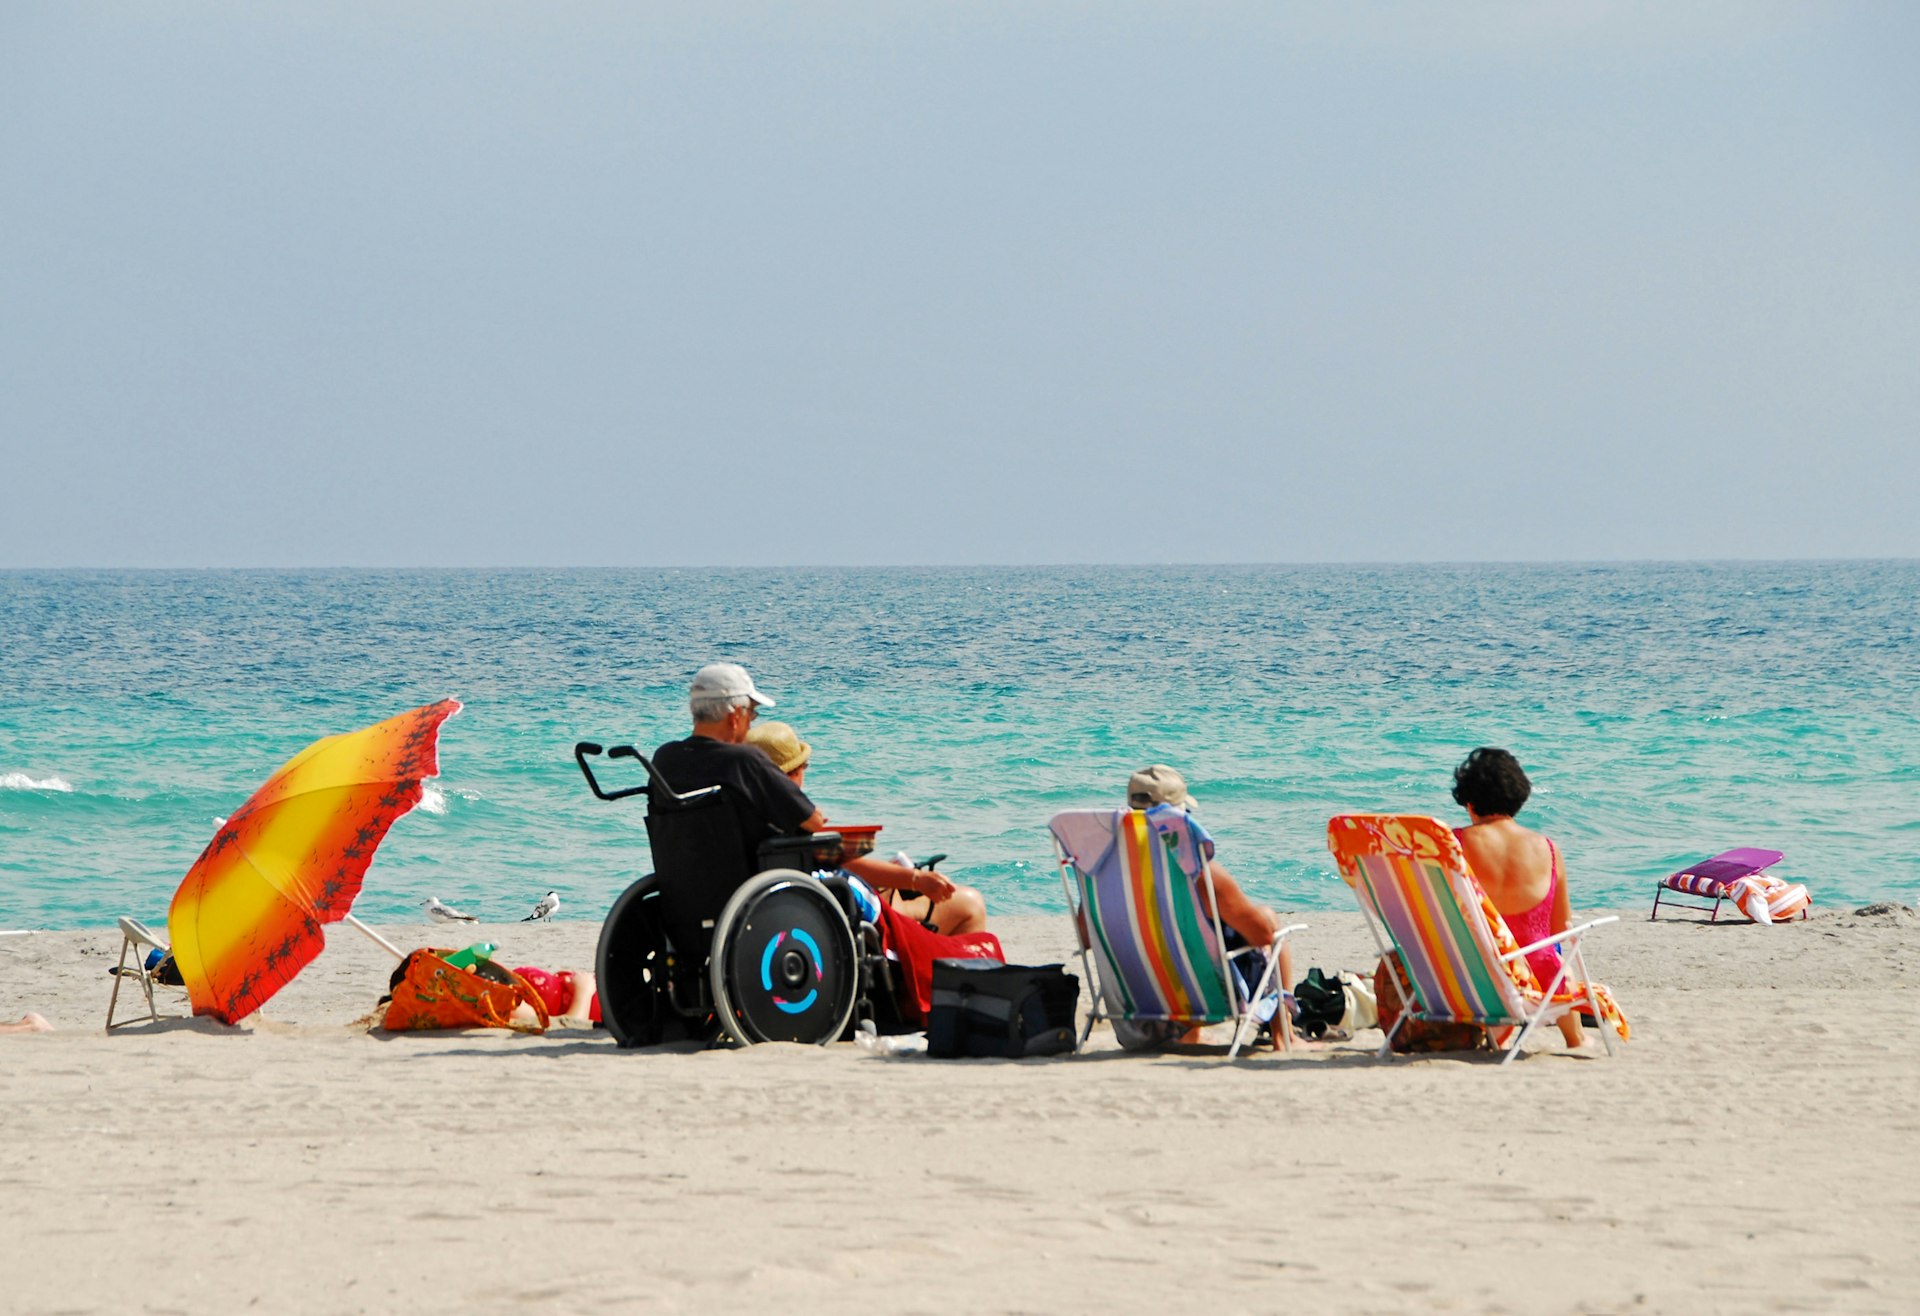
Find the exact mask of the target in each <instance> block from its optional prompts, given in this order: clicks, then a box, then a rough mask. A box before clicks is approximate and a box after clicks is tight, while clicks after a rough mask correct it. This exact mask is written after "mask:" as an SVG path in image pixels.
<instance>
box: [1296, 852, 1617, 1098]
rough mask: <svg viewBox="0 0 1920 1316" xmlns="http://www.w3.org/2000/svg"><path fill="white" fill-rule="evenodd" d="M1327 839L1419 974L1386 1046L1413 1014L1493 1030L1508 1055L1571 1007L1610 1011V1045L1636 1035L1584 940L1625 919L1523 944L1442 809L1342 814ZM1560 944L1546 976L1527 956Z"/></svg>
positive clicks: (1374, 926) (1381, 930)
mask: <svg viewBox="0 0 1920 1316" xmlns="http://www.w3.org/2000/svg"><path fill="white" fill-rule="evenodd" d="M1327 848H1328V849H1329V850H1331V851H1333V857H1334V859H1335V861H1336V862H1337V863H1338V865H1339V868H1340V876H1341V877H1342V878H1344V879H1346V882H1347V885H1349V886H1351V887H1352V888H1353V889H1354V893H1355V894H1356V895H1357V896H1358V897H1359V899H1360V908H1361V911H1362V912H1363V913H1365V914H1366V916H1367V926H1368V928H1369V929H1371V930H1372V932H1373V936H1374V941H1375V942H1376V944H1378V945H1379V947H1380V953H1381V955H1382V956H1383V957H1384V956H1385V955H1386V953H1387V952H1388V950H1389V949H1391V950H1396V951H1398V952H1399V953H1400V962H1401V964H1402V965H1404V966H1405V968H1406V971H1407V977H1408V978H1409V979H1410V980H1411V982H1412V984H1413V994H1414V998H1415V999H1414V1000H1412V1001H1408V1000H1406V999H1404V997H1403V998H1402V1000H1401V1013H1400V1022H1398V1023H1396V1024H1395V1025H1394V1030H1393V1032H1391V1033H1389V1034H1388V1035H1387V1038H1386V1040H1385V1041H1384V1042H1382V1043H1381V1046H1380V1054H1381V1055H1382V1056H1385V1055H1387V1054H1389V1053H1390V1052H1391V1050H1392V1047H1393V1038H1394V1035H1395V1034H1396V1033H1398V1032H1399V1030H1400V1028H1401V1027H1402V1026H1403V1025H1404V1023H1405V1021H1406V1020H1407V1019H1409V1018H1417V1019H1423V1020H1431V1021H1433V1022H1436V1023H1465V1024H1473V1025H1475V1026H1476V1027H1479V1028H1483V1029H1485V1030H1486V1032H1487V1036H1488V1037H1489V1038H1490V1039H1491V1040H1492V1041H1493V1043H1494V1046H1495V1047H1496V1048H1497V1049H1498V1048H1504V1049H1505V1050H1506V1053H1507V1054H1506V1056H1505V1058H1504V1059H1503V1060H1502V1061H1501V1063H1502V1064H1505V1063H1507V1062H1508V1061H1510V1060H1512V1059H1513V1058H1514V1056H1516V1055H1518V1054H1519V1053H1520V1048H1521V1047H1522V1046H1523V1045H1524V1044H1525V1042H1526V1040H1527V1038H1528V1036H1529V1035H1531V1034H1532V1032H1533V1030H1534V1029H1535V1028H1536V1027H1538V1026H1539V1025H1541V1024H1543V1023H1548V1024H1550V1023H1555V1022H1557V1021H1558V1020H1559V1019H1560V1018H1561V1016H1563V1015H1565V1014H1566V1013H1567V1012H1568V1011H1569V1010H1582V1011H1585V1012H1588V1013H1591V1014H1593V1015H1594V1016H1596V1017H1597V1018H1598V1019H1599V1020H1600V1022H1601V1027H1600V1029H1599V1032H1600V1039H1601V1041H1602V1042H1603V1043H1604V1044H1605V1045H1606V1048H1607V1053H1608V1054H1609V1055H1611V1054H1612V1053H1613V1037H1612V1034H1613V1033H1614V1032H1616V1031H1617V1032H1618V1033H1619V1034H1620V1036H1621V1037H1622V1038H1623V1039H1624V1038H1625V1037H1626V1035H1627V1031H1626V1021H1625V1019H1624V1018H1623V1017H1622V1016H1621V1014H1620V1011H1619V1007H1618V1006H1616V1005H1615V1004H1614V1002H1613V998H1612V997H1611V996H1610V995H1609V994H1608V993H1607V991H1606V989H1605V988H1604V987H1602V986H1600V985H1599V984H1597V983H1594V982H1593V981H1592V979H1591V977H1590V975H1589V974H1588V972H1587V964H1586V952H1585V951H1584V950H1583V949H1582V948H1581V942H1582V939H1583V938H1584V937H1585V936H1586V934H1587V933H1588V932H1590V931H1591V930H1592V929H1594V928H1597V927H1599V926H1601V925H1602V924H1605V923H1617V922H1619V921H1620V920H1619V919H1618V917H1616V916H1613V915H1608V916H1606V917H1604V918H1597V919H1593V920H1591V921H1589V922H1586V923H1582V924H1580V925H1579V926H1578V927H1573V928H1568V929H1567V930H1566V931H1565V932H1562V933H1559V934H1558V935H1556V936H1553V937H1549V938H1546V939H1545V940H1543V941H1539V942H1536V943H1534V944H1533V945H1530V946H1520V945H1517V944H1515V942H1514V938H1513V934H1512V933H1511V932H1510V931H1508V929H1507V924H1506V920H1505V919H1503V918H1501V917H1500V914H1499V911H1497V910H1495V909H1494V907H1493V903H1492V902H1491V901H1490V900H1488V899H1487V898H1486V895H1485V893H1484V892H1482V891H1481V889H1480V884H1479V883H1478V882H1476V881H1474V879H1473V875H1472V871H1471V870H1470V869H1469V868H1468V867H1467V859H1466V856H1465V855H1464V854H1462V853H1461V851H1460V842H1459V840H1458V839H1457V838H1456V837H1455V836H1454V834H1453V832H1452V831H1451V830H1450V829H1449V828H1448V827H1447V826H1446V825H1445V824H1443V823H1441V822H1438V821H1436V820H1435V819H1432V818H1421V817H1414V816H1396V815H1393V814H1343V815H1341V816H1339V817H1337V818H1334V819H1333V820H1332V821H1331V822H1329V823H1328V824H1327ZM1556 942H1557V943H1558V944H1559V947H1560V956H1561V963H1560V972H1559V973H1558V974H1556V975H1555V977H1554V980H1553V981H1552V982H1550V983H1546V984H1544V985H1543V984H1541V983H1540V982H1538V981H1537V980H1536V979H1535V978H1534V975H1533V969H1532V968H1531V966H1529V965H1528V963H1527V955H1528V953H1529V952H1531V951H1535V950H1538V949H1539V948H1540V947H1542V946H1547V945H1552V944H1554V943H1556ZM1516 1029H1517V1030H1518V1031H1517V1033H1516V1032H1515V1030H1516Z"/></svg>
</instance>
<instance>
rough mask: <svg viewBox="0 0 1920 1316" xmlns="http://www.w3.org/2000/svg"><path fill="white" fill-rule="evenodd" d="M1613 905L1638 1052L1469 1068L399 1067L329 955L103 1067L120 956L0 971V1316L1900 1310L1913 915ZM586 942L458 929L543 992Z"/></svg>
mask: <svg viewBox="0 0 1920 1316" xmlns="http://www.w3.org/2000/svg"><path fill="white" fill-rule="evenodd" d="M1621 912H1622V914H1623V915H1624V918H1623V921H1622V922H1621V923H1620V924H1619V925H1617V926H1614V927H1610V928H1607V929H1604V930H1603V932H1602V933H1601V934H1600V935H1599V937H1598V938H1597V939H1596V940H1595V941H1594V942H1592V943H1591V948H1592V954H1593V957H1594V960H1595V963H1596V968H1597V970H1598V972H1599V976H1601V977H1602V978H1603V979H1605V980H1607V981H1609V982H1610V983H1611V984H1612V986H1613V987H1614V989H1615V991H1616V993H1617V995H1618V996H1619V998H1620V1000H1621V1002H1622V1004H1623V1006H1624V1007H1625V1009H1626V1010H1627V1012H1628V1014H1629V1015H1630V1017H1631V1019H1632V1022H1633V1026H1634V1029H1635V1034H1636V1035H1635V1040H1634V1041H1633V1043H1632V1044H1631V1045H1630V1046H1628V1047H1627V1048H1626V1049H1625V1051H1624V1052H1623V1053H1622V1054H1621V1055H1619V1056H1617V1057H1615V1058H1612V1059H1608V1058H1607V1057H1605V1056H1604V1055H1600V1054H1599V1053H1598V1052H1597V1049H1593V1048H1590V1049H1593V1050H1594V1054H1592V1055H1578V1056H1570V1055H1567V1054H1564V1053H1562V1052H1561V1050H1560V1047H1561V1044H1560V1042H1559V1040H1558V1038H1557V1037H1549V1038H1546V1039H1543V1040H1542V1041H1541V1042H1539V1043H1538V1044H1537V1050H1534V1051H1532V1052H1531V1053H1530V1054H1529V1055H1527V1056H1525V1057H1523V1058H1522V1059H1521V1060H1520V1061H1519V1062H1517V1063H1516V1064H1514V1065H1511V1066H1508V1067H1506V1068H1505V1069H1500V1068H1496V1067H1495V1066H1494V1065H1492V1064H1490V1063H1487V1062H1485V1061H1483V1060H1479V1059H1459V1058H1444V1057H1436V1058H1421V1059H1405V1058H1402V1059H1395V1060H1392V1061H1387V1062H1382V1061H1379V1060H1377V1059H1375V1058H1374V1055H1373V1051H1374V1048H1375V1047H1376V1046H1377V1045H1378V1041H1379V1034H1378V1032H1373V1031H1367V1032H1362V1033H1361V1034H1359V1035H1358V1037H1356V1038H1355V1039H1354V1040H1353V1041H1352V1042H1351V1043H1333V1044H1320V1045H1314V1046H1309V1047H1306V1048H1303V1049H1302V1050H1300V1051H1298V1052H1296V1053H1295V1054H1294V1055H1293V1056H1290V1057H1288V1056H1281V1055H1277V1054H1274V1053H1272V1052H1269V1051H1262V1052H1261V1053H1260V1054H1259V1055H1257V1056H1255V1057H1253V1058H1251V1059H1244V1060H1241V1061H1238V1062H1233V1063H1229V1062H1227V1061H1226V1060H1225V1059H1224V1053H1225V1047H1224V1039H1223V1044H1222V1045H1220V1046H1218V1047H1206V1048H1199V1049H1194V1050H1190V1051H1186V1052H1182V1053H1179V1054H1168V1055H1163V1056H1157V1057H1141V1056H1133V1055H1126V1054H1123V1053H1121V1052H1119V1051H1117V1050H1115V1049H1114V1046H1113V1042H1112V1037H1111V1034H1110V1033H1108V1032H1106V1031H1105V1030H1100V1031H1096V1032H1095V1034H1094V1036H1093V1039H1092V1041H1091V1043H1090V1045H1089V1047H1088V1050H1087V1051H1086V1052H1083V1053H1082V1054H1081V1055H1079V1056H1077V1057H1059V1058H1054V1059H1048V1060H1034V1061H1022V1062H997V1061H978V1060H975V1061H945V1062H942V1061H932V1060H928V1059H926V1058H925V1057H922V1056H894V1057H888V1056H877V1055H871V1054H868V1053H866V1052H864V1051H862V1050H861V1049H859V1048H858V1047H855V1046H851V1045H841V1046H834V1047H828V1048H811V1047H794V1046H769V1047H760V1048H756V1049H753V1050H751V1051H708V1052H690V1051H687V1050H684V1049H681V1050H656V1051H649V1052H621V1051H619V1050H618V1049H617V1048H615V1047H614V1045H613V1044H612V1042H611V1041H610V1040H609V1039H608V1038H607V1037H606V1035H605V1034H604V1033H599V1032H595V1031H592V1030H577V1029H574V1030H569V1029H556V1030H555V1031H553V1032H552V1033H550V1034H548V1035H547V1036H545V1037H526V1036H514V1035H509V1034H506V1033H458V1034H432V1035H428V1034H408V1035H399V1036H394V1035H388V1034H385V1033H380V1032H372V1033H370V1032H368V1031H367V1029H366V1027H365V1026H364V1025H359V1026H356V1025H355V1024H354V1021H355V1020H356V1019H359V1018H361V1017H363V1016H365V1015H366V1014H367V1013H368V1011H369V1010H370V1009H371V1007H372V1006H373V1003H374V1001H375V999H376V997H377V996H378V995H379V993H380V992H381V990H382V989H383V987H384V984H385V980H386V973H387V967H386V966H387V964H389V963H390V961H388V960H386V958H385V956H384V955H383V953H382V952H381V951H380V950H379V949H378V948H376V947H374V946H373V945H372V944H371V943H369V942H367V941H366V940H365V939H363V938H361V937H359V936H358V935H356V934H354V933H353V932H351V931H350V930H347V929H342V928H335V929H330V944H329V948H328V950H327V951H326V953H325V954H324V955H323V956H322V957H321V958H320V959H319V960H318V961H316V962H315V963H314V964H313V965H311V966H310V967H309V968H308V969H307V970H306V972H305V973H304V974H303V975H302V976H301V977H300V978H299V979H298V980H297V981H296V982H295V983H294V984H292V985H291V986H290V987H289V988H288V989H286V990H285V991H284V992H282V993H281V995H280V996H279V997H277V998H276V999H275V1000H274V1001H273V1002H272V1003H271V1004H270V1005H269V1006H268V1007H267V1009H266V1010H265V1011H264V1012H263V1014H262V1015H261V1016H257V1017H256V1018H254V1019H253V1020H250V1021H249V1022H248V1023H247V1024H245V1025H243V1026H242V1027H240V1028H236V1029H228V1028H224V1027H221V1026H218V1025H214V1024H210V1023H207V1022H204V1021H196V1020H190V1019H185V1018H176V1019H171V1020H167V1021H164V1022H162V1023H159V1024H143V1025H140V1026H138V1027H134V1028H128V1029H124V1030H116V1032H115V1033H114V1035H112V1036H111V1037H108V1036H106V1035H104V1034H103V1032H102V1029H101V1025H102V1022H103V1020H104V1017H105V1014H106V1008H107V998H108V995H109V992H110V991H111V983H112V979H111V978H110V977H109V976H108V974H107V972H106V970H107V968H108V967H109V966H110V965H111V964H112V963H113V962H114V959H115V957H116V955H117V953H118V950H119V937H118V933H117V932H109V931H106V930H98V931H85V932H51V933H36V934H33V935H28V936H14V937H5V938H0V1018H5V1019H13V1018H17V1017H19V1015H20V1014H21V1013H22V1012H23V1011H25V1010H30V1009H31V1010H37V1011H39V1012H40V1013H42V1014H44V1015H45V1016H47V1017H48V1019H49V1020H50V1021H51V1022H52V1023H53V1024H54V1026H55V1030H56V1031H54V1032H52V1033H48V1034H39V1035H30V1036H9V1037H4V1038H0V1091H3V1092H4V1098H3V1099H0V1121H3V1124H0V1127H4V1136H0V1183H4V1186H5V1193H4V1196H3V1197H0V1238H4V1239H5V1240H6V1243H5V1247H4V1253H5V1256H6V1258H7V1260H6V1262H5V1265H4V1267H0V1269H3V1270H4V1272H5V1275H6V1282H5V1285H4V1289H3V1290H0V1308H3V1309H4V1310H6V1311H9V1312H13V1311H18V1312H92V1311H108V1310H123V1311H124V1310H146V1311H183V1312H184V1311H196V1312H219V1311H241V1310H261V1311H294V1312H308V1311H311V1312H388V1311H402V1310H418V1309H434V1310H443V1311H512V1312H572V1311H590V1310H615V1311H624V1310H635V1311H651V1310H660V1311H710V1310H721V1309H752V1310H764V1309H769V1308H773V1307H776V1306H777V1307H779V1308H780V1309H782V1310H785V1311H790V1312H791V1311H823V1312H824V1311H829V1310H836V1309H840V1308H842V1307H843V1306H845V1305H847V1304H850V1303H852V1304H859V1305H860V1306H874V1305H877V1306H878V1308H879V1309H881V1310H888V1311H904V1312H915V1311H962V1310H964V1311H1033V1312H1040V1311H1089V1312H1091V1311H1102V1312H1104V1311H1149V1310H1165V1309H1168V1308H1169V1307H1173V1308H1176V1309H1179V1308H1187V1307H1194V1306H1199V1305H1201V1303H1202V1301H1203V1300H1204V1297H1205V1294H1206V1292H1207V1289H1208V1287H1209V1286H1211V1287H1212V1288H1213V1291H1214V1292H1215V1293H1217V1295H1218V1300H1217V1302H1215V1303H1213V1305H1214V1306H1216V1308H1217V1309H1222V1310H1231V1311H1272V1310H1282V1309H1298V1310H1309V1311H1321V1312H1374V1311H1382V1312H1385V1311H1430V1310H1443V1311H1513V1312H1528V1313H1539V1312H1574V1311H1583V1312H1584V1311H1630V1310H1631V1311H1672V1312H1682V1311H1763V1310H1764V1311H1828V1310H1832V1311H1904V1310H1911V1304H1912V1301H1913V1299H1912V1294H1913V1292H1914V1291H1915V1289H1916V1286H1917V1285H1920V1260H1916V1256H1915V1250H1914V1247H1913V1240H1914V1239H1915V1238H1916V1237H1920V1191H1917V1190H1916V1189H1915V1188H1914V1186H1913V1183H1912V1172H1913V1165H1914V1163H1915V1153H1916V1152H1917V1151H1920V1114H1916V1112H1915V1109H1914V1093H1915V1078H1916V1075H1920V1031H1917V1030H1915V1029H1914V1028H1912V1027H1910V1026H1909V1024H1910V1021H1911V1020H1912V1019H1913V1017H1914V1015H1915V1010H1916V1007H1920V990H1916V984H1920V914H1916V912H1915V911H1914V910H1912V909H1908V908H1903V907H1899V906H1892V907H1886V908H1885V909H1884V910H1883V911H1882V912H1878V913H1865V912H1863V913H1854V912H1845V911H1836V910H1819V911H1816V914H1815V916H1814V917H1813V918H1812V919H1811V920H1810V921H1808V922H1806V923H1803V924H1794V925H1790V926H1782V927H1775V928H1771V929H1769V928H1760V927H1754V926H1751V925H1747V924H1743V923H1739V922H1735V923H1730V924H1729V923H1723V924H1721V925H1718V926H1709V925H1707V924H1705V923H1703V922H1693V921H1684V920H1679V919H1676V920H1674V921H1672V922H1668V921H1665V920H1663V921H1662V922H1660V923H1658V924H1649V923H1647V922H1646V921H1645V911H1644V909H1643V910H1638V911H1621ZM1303 917H1304V918H1305V919H1306V921H1308V922H1310V923H1311V924H1312V925H1313V926H1312V928H1311V930H1309V931H1308V932H1306V933H1304V934H1302V936H1301V939H1300V942H1299V946H1300V950H1299V955H1300V961H1299V963H1300V965H1301V967H1302V970H1304V967H1305V966H1306V965H1308V964H1319V965H1324V966H1327V967H1329V968H1356V969H1358V968H1366V967H1370V966H1371V964H1372V962H1373V955H1372V948H1371V942H1370V940H1369V938H1368V936H1367V933H1366V930H1365V927H1364V925H1363V924H1362V923H1361V921H1360V918H1359V915H1358V914H1356V913H1346V912H1340V913H1332V914H1328V913H1315V914H1309V915H1305V916H1303ZM998 926H999V928H1000V930H1001V931H1002V933H1003V937H1004V940H1005V943H1006V945H1007V948H1008V951H1009V954H1010V955H1011V956H1012V957H1014V958H1016V959H1019V960H1022V961H1026V962H1043V961H1051V960H1060V959H1065V958H1067V956H1068V953H1069V951H1070V949H1071V947H1070V936H1071V934H1070V932H1069V930H1068V928H1067V924H1066V920H1065V919H1064V918H1058V919H1047V918H1019V919H1011V920H1001V921H999V924H998ZM383 930H384V931H385V932H386V933H387V934H388V935H389V936H390V937H392V938H394V939H395V940H396V941H398V942H399V943H401V944H402V945H427V944H435V945H444V944H447V943H448V941H449V938H448V936H447V933H446V931H445V930H444V929H439V928H426V927H419V926H391V927H387V928H385V929H383ZM597 933H598V925H597V924H595V923H592V922H585V921H580V922H562V923H556V924H552V925H532V926H526V925H518V924H508V925H494V926H482V927H481V928H479V929H477V930H476V932H475V934H474V935H475V936H476V937H480V936H484V937H487V938H490V939H492V940H495V941H498V942H499V943H500V944H501V947H502V949H501V951H500V955H501V957H502V958H503V959H504V960H505V961H506V962H507V963H512V964H518V963H532V964H538V965H543V966H548V967H556V968H558V967H568V966H586V965H589V964H590V963H591V959H592V951H593V944H594V940H595V938H596V936H597ZM124 1003H125V1002H124V996H123V1006H124ZM162 1008H163V1010H171V1011H173V1012H174V1013H180V1012H182V1011H183V1009H184V996H183V994H182V993H180V992H177V991H172V990H163V992H162Z"/></svg>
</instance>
